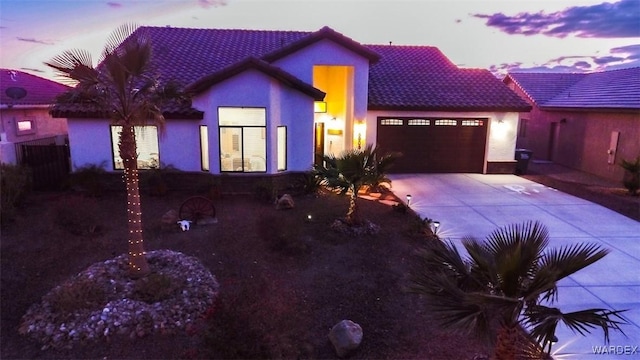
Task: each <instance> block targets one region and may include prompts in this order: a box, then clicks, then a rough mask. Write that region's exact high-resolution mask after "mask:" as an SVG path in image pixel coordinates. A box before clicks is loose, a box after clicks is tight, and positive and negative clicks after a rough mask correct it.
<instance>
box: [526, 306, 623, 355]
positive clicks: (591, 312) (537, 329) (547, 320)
mask: <svg viewBox="0 0 640 360" xmlns="http://www.w3.org/2000/svg"><path fill="white" fill-rule="evenodd" d="M624 311H626V310H607V309H587V310H580V311H575V312H570V313H562V312H561V311H560V310H559V309H557V308H550V307H546V306H542V305H537V306H535V307H531V308H528V309H527V311H525V313H524V316H525V318H526V321H527V323H528V324H529V325H531V328H532V330H531V335H532V336H533V337H534V338H536V339H537V340H538V341H542V342H543V343H544V344H545V345H547V344H549V342H550V341H551V339H552V338H553V336H554V334H555V330H556V327H557V325H558V323H560V322H562V323H563V324H564V325H565V326H567V327H568V328H570V329H571V330H572V331H574V332H577V333H578V334H580V335H582V336H584V335H586V334H589V333H591V331H592V330H593V329H596V328H598V327H599V328H601V329H602V331H603V333H604V340H605V342H606V343H609V330H610V329H613V330H615V331H620V332H621V333H622V334H624V331H622V328H621V327H620V325H623V324H626V323H627V322H626V320H624V319H623V318H622V317H621V316H620V314H621V313H622V312H624Z"/></svg>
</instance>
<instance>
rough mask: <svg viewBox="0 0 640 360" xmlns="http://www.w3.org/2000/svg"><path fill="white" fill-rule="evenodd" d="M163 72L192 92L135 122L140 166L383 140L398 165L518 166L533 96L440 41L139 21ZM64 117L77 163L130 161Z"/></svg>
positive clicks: (247, 160)
mask: <svg viewBox="0 0 640 360" xmlns="http://www.w3.org/2000/svg"><path fill="white" fill-rule="evenodd" d="M138 31H146V32H147V34H148V36H149V37H150V39H151V44H152V46H153V55H152V56H153V65H154V67H155V68H156V69H157V70H158V72H159V74H160V78H161V80H170V79H171V80H174V81H178V82H179V83H181V84H183V85H184V86H185V88H186V89H187V90H188V91H189V92H191V93H192V94H193V98H192V104H191V107H190V108H171V109H166V111H165V117H166V118H167V123H166V131H165V134H166V135H165V136H164V137H162V136H158V135H157V130H156V129H155V128H153V127H145V128H144V129H142V128H141V129H139V132H140V135H141V136H138V139H139V144H138V145H139V147H138V150H139V153H140V155H139V161H138V165H139V167H140V168H149V167H156V166H166V165H172V166H173V167H175V168H178V169H180V170H183V171H189V172H204V173H210V174H229V175H244V176H265V175H266V176H273V175H278V174H289V173H296V172H304V171H308V170H309V169H310V168H311V166H312V165H313V164H314V162H317V161H321V159H322V156H323V155H325V154H339V153H340V152H342V151H344V150H348V149H354V148H362V147H364V146H365V144H368V143H377V144H378V145H379V146H380V147H382V148H383V149H385V150H389V151H401V152H402V153H403V154H404V156H403V157H402V158H401V160H400V161H399V162H398V164H397V166H396V167H395V168H394V169H395V171H397V172H476V173H497V172H513V169H514V167H515V161H514V149H515V143H516V127H517V121H518V113H519V112H522V111H528V110H529V109H530V106H529V105H528V104H527V103H526V102H525V101H523V100H522V99H520V98H519V97H518V96H517V95H516V94H515V93H514V92H512V91H511V90H509V89H508V88H507V86H505V85H504V84H503V83H502V82H501V81H500V80H498V79H497V78H495V77H494V76H492V75H491V74H490V73H489V72H488V71H487V70H478V69H460V68H458V67H457V66H455V65H454V64H452V63H451V62H450V61H449V60H448V59H447V58H446V57H445V56H444V55H443V54H442V53H441V52H440V51H439V50H438V49H437V48H434V47H427V46H393V45H363V44H360V43H358V42H356V41H354V40H352V39H350V38H348V37H346V36H344V35H342V34H340V33H338V32H336V31H334V30H332V29H330V28H328V27H324V28H322V29H320V30H318V31H315V32H298V31H260V30H222V29H185V28H171V27H143V28H140V29H138ZM54 114H55V116H61V117H67V118H69V137H70V144H71V158H72V161H73V164H74V167H79V166H83V165H87V164H100V163H107V164H109V169H108V170H111V171H113V170H117V169H121V168H122V164H121V161H120V159H119V156H118V154H117V151H116V144H117V140H116V139H117V132H118V128H117V127H113V126H111V127H110V126H109V123H108V121H107V119H102V118H99V117H97V115H98V114H95V113H92V112H91V111H89V110H87V109H79V108H77V107H58V108H57V109H56V110H55V111H54Z"/></svg>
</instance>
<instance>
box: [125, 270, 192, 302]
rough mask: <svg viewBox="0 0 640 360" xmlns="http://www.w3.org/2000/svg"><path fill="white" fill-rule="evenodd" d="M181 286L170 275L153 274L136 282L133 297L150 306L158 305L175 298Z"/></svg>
mask: <svg viewBox="0 0 640 360" xmlns="http://www.w3.org/2000/svg"><path fill="white" fill-rule="evenodd" d="M180 286H181V284H179V282H178V281H175V280H172V279H171V278H170V277H169V276H168V275H165V274H160V273H152V274H149V276H146V277H143V278H141V279H138V280H136V283H135V285H134V289H133V297H134V298H135V299H136V300H140V301H144V302H146V303H148V304H153V303H157V302H160V301H163V300H166V299H169V298H170V297H172V296H174V295H175V293H176V292H177V291H178V290H179V289H180Z"/></svg>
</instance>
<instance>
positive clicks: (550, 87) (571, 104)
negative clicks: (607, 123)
mask: <svg viewBox="0 0 640 360" xmlns="http://www.w3.org/2000/svg"><path fill="white" fill-rule="evenodd" d="M508 78H510V79H511V80H512V81H514V82H515V83H516V84H517V85H518V86H519V87H520V88H521V89H522V90H523V91H524V92H525V93H526V94H527V95H528V96H529V97H530V98H531V99H532V100H533V101H534V102H535V103H536V104H537V105H538V106H539V107H540V108H543V109H544V108H572V109H640V86H638V84H640V67H635V68H629V69H619V70H611V71H603V72H596V73H586V74H560V73H512V74H509V75H508Z"/></svg>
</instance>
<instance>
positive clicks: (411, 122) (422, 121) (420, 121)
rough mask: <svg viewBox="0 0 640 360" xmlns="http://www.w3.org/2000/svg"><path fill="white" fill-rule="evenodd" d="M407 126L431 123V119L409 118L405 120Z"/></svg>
mask: <svg viewBox="0 0 640 360" xmlns="http://www.w3.org/2000/svg"><path fill="white" fill-rule="evenodd" d="M407 124H408V125H409V126H411V125H422V126H425V125H431V120H428V119H411V120H409V121H408V122H407Z"/></svg>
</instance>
